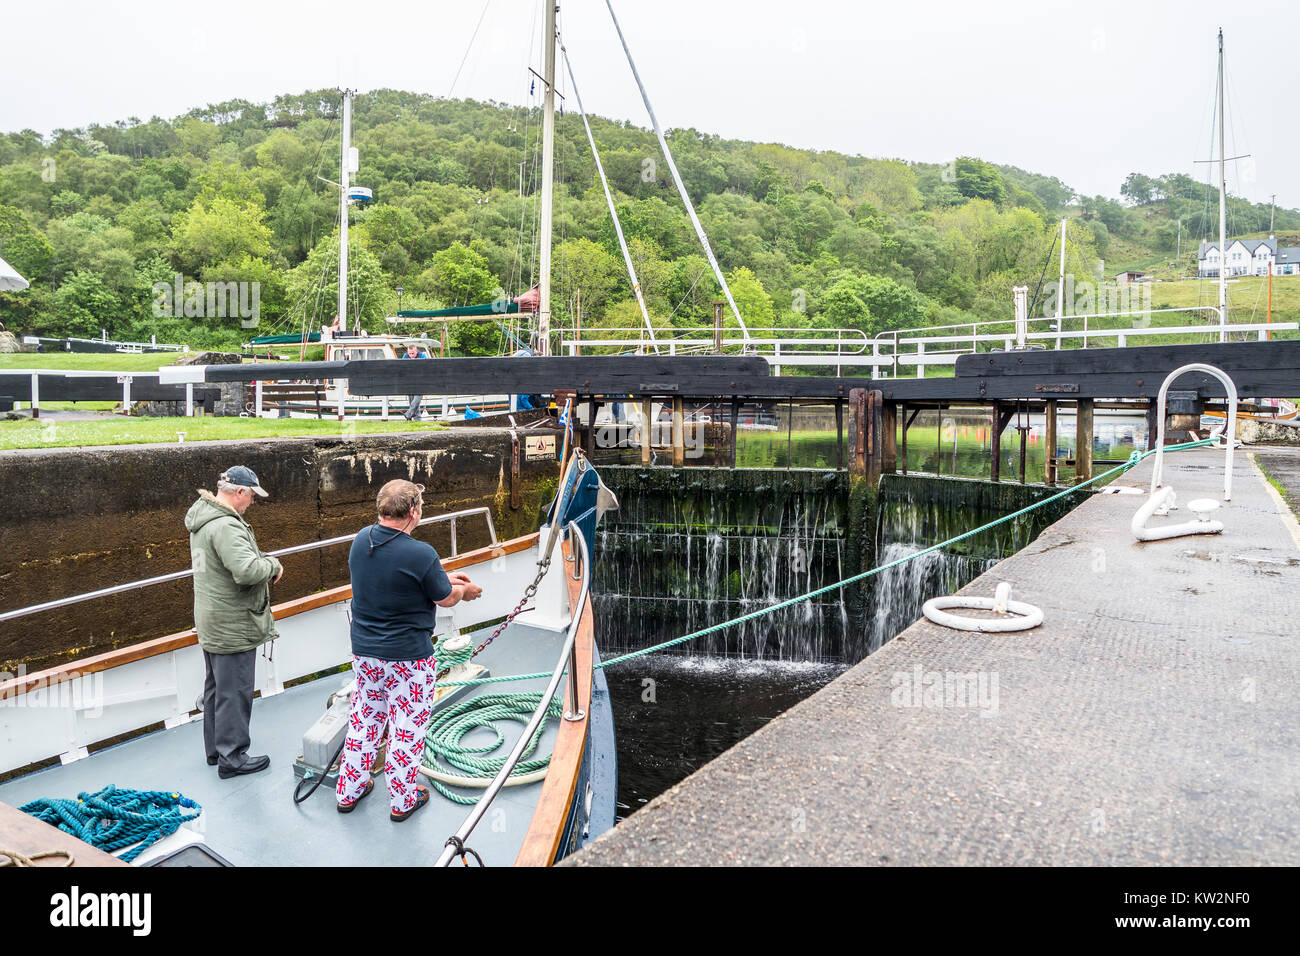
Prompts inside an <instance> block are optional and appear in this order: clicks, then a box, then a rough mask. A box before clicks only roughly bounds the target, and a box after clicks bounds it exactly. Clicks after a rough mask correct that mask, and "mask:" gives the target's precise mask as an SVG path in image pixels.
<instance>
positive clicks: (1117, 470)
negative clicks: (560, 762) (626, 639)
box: [438, 438, 1219, 687]
mask: <svg viewBox="0 0 1300 956" xmlns="http://www.w3.org/2000/svg"><path fill="white" fill-rule="evenodd" d="M1218 441H1219V439H1217V438H1202V439H1199V440H1198V441H1190V442H1183V443H1181V444H1178V445H1166V446H1165V451H1167V452H1170V451H1186V450H1187V449H1189V448H1202V447H1204V446H1206V445H1214V444H1218ZM1156 451H1157V449H1154V448H1152V449H1148V450H1147V451H1144V452H1138V451H1135V452H1133V454H1131V455H1130V456H1129V459H1128V461H1126V462H1124V463H1123V464H1122V465H1116V466H1115V467H1114V468H1111V469H1109V470H1107V471H1103V472H1102V473H1101V474H1100V475H1097V476H1095V477H1093V478H1089V479H1088V480H1087V481H1085V482H1082V483H1081V484H1077V485H1075V486H1074V487H1072V488H1066V489H1065V490H1064V491H1061V492H1058V493H1057V494H1054V495H1052V496H1051V497H1049V498H1044V499H1043V500H1042V501H1039V502H1035V503H1034V504H1032V505H1029V506H1027V507H1024V508H1021V509H1020V510H1019V511H1014V512H1012V513H1011V514H1009V515H1005V516H1004V517H1001V518H995V519H994V520H992V521H990V522H988V523H987V524H982V525H980V526H979V527H978V528H974V529H972V530H970V531H966V532H964V533H962V534H959V535H957V536H956V537H953V538H949V539H948V540H946V541H940V542H939V543H938V544H932V545H930V546H929V547H928V548H922V549H921V550H920V551H917V552H916V553H915V554H909V555H906V556H904V557H901V558H898V559H897V560H894V561H890V562H888V563H887V564H882V565H880V566H879V567H875V568H871V569H870V570H867V571H863V572H861V573H859V574H855V575H853V576H852V577H847V578H845V579H844V580H842V581H836V582H835V583H834V584H828V585H826V586H825V587H821V588H818V589H817V590H815V591H809V592H808V593H807V594H800V595H799V596H798V597H792V598H790V599H788V600H785V601H781V602H780V603H779V604H773V605H771V606H770V607H765V608H760V609H759V610H757V611H751V612H750V613H748V614H742V615H741V616H740V617H733V618H731V619H730V620H728V621H723V622H722V623H721V624H714V625H713V626H712V627H706V628H704V629H703V630H700V631H692V632H691V633H690V634H685V635H683V636H682V637H677V638H674V639H673V640H671V641H664V642H663V643H662V644H655V645H653V646H652V647H647V648H643V649H642V650H639V651H632V652H631V653H628V654H623V655H622V656H620V657H614V658H611V659H610V660H607V661H601V662H600V663H599V664H597V665H596V667H597V668H605V667H613V666H614V665H615V664H622V663H624V662H626V661H631V660H635V659H636V658H638V657H645V656H646V655H647V654H654V653H657V652H658V651H664V650H667V649H669V648H670V647H676V646H677V645H679V644H685V643H686V642H687V641H693V640H695V639H696V638H698V637H704V636H705V635H707V634H712V633H714V632H715V631H721V630H723V629H724V628H728V627H735V626H736V625H737V624H744V623H745V622H747V621H752V620H755V619H756V618H760V617H763V616H764V615H766V614H773V613H775V612H776V611H780V610H783V609H785V608H787V607H792V606H793V605H795V604H799V603H800V602H802V601H807V600H809V599H810V598H815V597H817V596H819V595H822V594H825V593H827V592H828V591H834V590H837V589H839V588H843V587H846V586H848V585H850V584H855V583H857V582H858V581H862V580H865V579H866V578H869V577H871V576H872V575H873V574H879V573H880V572H881V571H888V570H889V569H890V568H895V567H898V566H899V565H900V564H906V563H907V562H908V561H912V560H915V559H916V558H919V557H921V555H923V554H929V553H931V552H932V551H938V550H940V549H941V548H946V547H948V546H950V545H953V544H956V543H957V542H959V541H964V540H965V539H966V538H969V537H972V536H974V535H977V534H979V533H980V532H982V531H987V530H988V529H990V528H995V527H997V526H998V525H1000V524H1005V523H1006V522H1008V521H1014V520H1015V519H1016V518H1019V517H1020V516H1021V515H1024V514H1028V513H1029V512H1031V511H1033V510H1034V509H1035V508H1041V507H1043V506H1044V505H1048V504H1051V503H1052V502H1053V501H1059V500H1060V499H1061V498H1064V497H1066V496H1067V495H1071V494H1074V492H1076V491H1078V490H1079V489H1080V488H1086V487H1087V486H1088V485H1091V484H1093V483H1094V482H1098V481H1101V480H1103V479H1105V478H1109V477H1111V476H1112V475H1118V474H1122V473H1123V472H1126V471H1128V470H1129V469H1130V468H1132V467H1134V466H1135V465H1137V464H1139V463H1140V462H1141V461H1142V460H1143V459H1145V458H1147V457H1149V456H1150V455H1154V454H1155V453H1156ZM550 676H551V675H550V674H548V673H539V674H515V675H512V676H508V677H484V678H479V679H478V680H464V681H440V682H439V683H438V686H439V687H468V686H471V685H474V684H502V683H506V682H508V681H517V680H536V679H538V678H543V677H550Z"/></svg>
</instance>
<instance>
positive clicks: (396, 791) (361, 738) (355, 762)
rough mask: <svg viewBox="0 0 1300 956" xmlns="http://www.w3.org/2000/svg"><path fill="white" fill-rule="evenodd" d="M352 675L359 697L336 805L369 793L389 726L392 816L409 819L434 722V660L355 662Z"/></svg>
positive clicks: (350, 720)
mask: <svg viewBox="0 0 1300 956" xmlns="http://www.w3.org/2000/svg"><path fill="white" fill-rule="evenodd" d="M352 670H353V672H354V673H355V674H356V677H357V691H356V693H355V694H353V695H352V712H351V714H350V715H349V716H348V735H347V738H346V739H345V740H344V742H343V756H342V759H341V761H340V763H339V782H338V787H337V790H336V795H337V797H338V802H339V803H349V802H351V801H353V800H355V799H357V797H358V796H359V795H360V794H361V791H362V790H364V789H365V787H366V783H367V782H368V781H369V780H370V775H371V769H372V767H373V765H374V762H375V753H376V752H377V751H378V750H379V744H380V743H381V739H380V734H381V733H382V732H383V727H384V721H385V720H387V721H388V758H387V760H385V762H384V775H385V776H386V777H387V778H388V799H389V804H390V806H391V807H392V809H393V812H395V813H405V812H406V811H407V810H410V809H411V808H412V807H414V806H415V798H416V793H417V791H416V780H417V779H418V778H419V775H420V761H421V759H422V758H423V756H424V735H425V732H426V731H427V730H428V728H429V718H430V717H431V716H433V708H432V700H433V685H434V677H435V675H436V674H437V665H436V663H435V661H434V659H433V658H432V657H428V658H425V659H424V660H418V661H381V660H379V659H378V658H374V657H355V656H354V657H353V658H352Z"/></svg>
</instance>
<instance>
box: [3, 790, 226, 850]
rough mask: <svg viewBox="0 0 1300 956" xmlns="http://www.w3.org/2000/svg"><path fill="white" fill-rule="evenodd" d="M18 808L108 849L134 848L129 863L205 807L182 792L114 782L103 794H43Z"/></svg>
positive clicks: (78, 837)
mask: <svg viewBox="0 0 1300 956" xmlns="http://www.w3.org/2000/svg"><path fill="white" fill-rule="evenodd" d="M18 809H19V810H21V811H22V812H23V813H27V814H30V815H31V816H34V817H36V819H38V820H41V821H43V822H45V823H48V824H50V826H54V827H58V828H59V829H60V830H62V831H63V832H64V833H70V834H72V835H73V836H74V837H76V838H77V839H79V840H81V841H82V842H83V843H89V844H90V845H91V846H93V847H97V848H98V849H100V850H103V851H104V852H105V853H112V852H113V851H114V850H120V849H122V848H123V847H131V849H129V850H127V851H126V852H125V853H123V854H121V856H120V859H121V860H123V861H124V862H126V863H130V862H131V861H132V860H134V859H135V858H136V857H137V856H139V855H140V854H141V853H143V852H144V851H145V850H147V849H148V848H149V847H151V846H153V845H154V844H155V843H157V842H158V841H159V840H161V839H162V838H163V837H165V836H170V835H171V834H173V833H175V832H176V831H177V830H178V829H180V826H181V824H182V823H187V822H188V821H190V820H194V819H196V818H197V817H198V816H199V814H200V813H202V812H203V808H202V807H201V806H200V805H199V804H198V803H196V802H194V801H193V800H191V799H190V798H189V797H185V796H182V795H181V794H179V793H168V792H165V791H161V790H127V789H118V788H117V787H115V786H113V785H112V784H109V785H108V786H107V787H105V788H104V789H103V790H100V791H98V792H97V793H91V794H87V793H79V794H77V799H76V800H66V799H58V798H45V797H42V798H40V799H37V800H33V801H31V802H30V803H25V804H23V805H22V806H21V807H19V808H18ZM186 810H194V811H195V812H194V813H186V812H185V811H186ZM133 843H134V844H139V845H138V846H131V845H132V844H133Z"/></svg>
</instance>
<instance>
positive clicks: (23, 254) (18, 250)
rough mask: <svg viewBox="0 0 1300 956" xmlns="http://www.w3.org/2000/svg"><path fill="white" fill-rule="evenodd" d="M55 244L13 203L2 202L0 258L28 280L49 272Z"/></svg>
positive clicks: (0, 207) (42, 277)
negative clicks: (3, 203) (4, 203)
mask: <svg viewBox="0 0 1300 956" xmlns="http://www.w3.org/2000/svg"><path fill="white" fill-rule="evenodd" d="M53 258H54V247H53V246H51V245H50V241H49V240H48V239H46V238H45V236H44V235H43V234H42V233H41V232H40V231H39V230H37V229H36V228H34V227H33V226H32V224H31V223H30V222H29V221H28V220H27V217H26V216H25V215H23V213H22V211H21V210H19V209H15V208H14V207H13V206H0V259H4V260H5V261H6V262H8V263H9V264H10V265H11V266H13V267H14V268H15V269H16V270H18V274H19V275H21V276H22V277H23V278H25V279H27V280H28V281H29V282H36V281H39V280H41V279H44V278H46V277H47V276H48V273H49V268H50V262H51V261H52V260H53Z"/></svg>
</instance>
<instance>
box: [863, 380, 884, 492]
mask: <svg viewBox="0 0 1300 956" xmlns="http://www.w3.org/2000/svg"><path fill="white" fill-rule="evenodd" d="M884 413H885V396H884V394H883V393H882V392H881V391H880V390H879V389H875V388H873V389H871V390H869V391H868V392H867V480H868V481H870V482H871V485H872V487H875V486H876V485H879V484H880V475H881V472H883V471H884V467H885V414H884Z"/></svg>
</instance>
